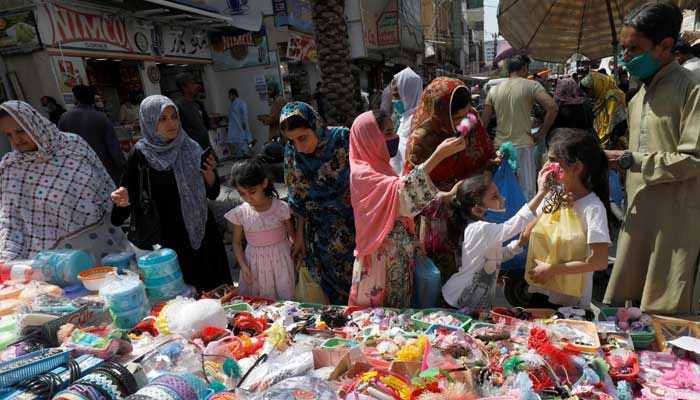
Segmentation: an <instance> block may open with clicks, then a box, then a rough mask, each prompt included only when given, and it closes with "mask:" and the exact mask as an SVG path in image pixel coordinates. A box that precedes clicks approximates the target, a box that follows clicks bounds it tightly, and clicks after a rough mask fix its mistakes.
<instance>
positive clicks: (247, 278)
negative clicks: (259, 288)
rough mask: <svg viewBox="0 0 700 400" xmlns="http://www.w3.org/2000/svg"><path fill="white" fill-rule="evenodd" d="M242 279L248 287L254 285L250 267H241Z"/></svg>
mask: <svg viewBox="0 0 700 400" xmlns="http://www.w3.org/2000/svg"><path fill="white" fill-rule="evenodd" d="M241 278H242V279H243V282H245V284H246V286H247V287H251V286H252V285H253V272H251V270H250V267H249V266H247V265H246V266H241Z"/></svg>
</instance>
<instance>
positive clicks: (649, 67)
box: [618, 51, 661, 79]
mask: <svg viewBox="0 0 700 400" xmlns="http://www.w3.org/2000/svg"><path fill="white" fill-rule="evenodd" d="M622 54H623V53H622V52H620V55H619V56H618V60H619V62H620V65H622V66H623V67H625V68H627V71H629V73H630V75H633V76H636V77H638V78H640V79H646V78H648V77H650V76H652V75H654V73H656V71H658V70H659V67H660V65H661V62H660V61H659V60H656V59H654V58H653V57H652V56H651V54H650V53H649V52H648V51H647V52H645V53H642V54H640V55H638V56H636V57H634V58H633V59H631V60H629V61H627V62H625V61H622Z"/></svg>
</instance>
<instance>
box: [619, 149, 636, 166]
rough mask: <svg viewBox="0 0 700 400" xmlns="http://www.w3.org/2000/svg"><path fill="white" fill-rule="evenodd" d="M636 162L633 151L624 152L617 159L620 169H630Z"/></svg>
mask: <svg viewBox="0 0 700 400" xmlns="http://www.w3.org/2000/svg"><path fill="white" fill-rule="evenodd" d="M633 164H634V156H633V155H632V152H631V151H626V152H624V153H623V154H622V155H621V156H620V158H618V159H617V166H618V167H620V169H630V168H632V165H633Z"/></svg>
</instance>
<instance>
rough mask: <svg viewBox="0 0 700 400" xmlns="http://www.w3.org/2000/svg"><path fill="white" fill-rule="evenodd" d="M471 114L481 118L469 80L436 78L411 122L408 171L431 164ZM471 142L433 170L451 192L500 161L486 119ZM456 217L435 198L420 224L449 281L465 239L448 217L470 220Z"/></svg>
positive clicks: (424, 240)
mask: <svg viewBox="0 0 700 400" xmlns="http://www.w3.org/2000/svg"><path fill="white" fill-rule="evenodd" d="M470 113H471V114H474V115H476V116H477V117H478V113H477V112H476V111H475V110H474V109H473V108H472V106H471V93H470V92H469V89H467V87H466V86H465V85H464V82H462V81H461V80H459V79H455V78H447V77H440V78H435V79H434V80H433V81H432V82H430V84H429V85H428V87H426V88H425V90H424V91H423V97H422V98H421V101H420V104H419V105H418V109H416V111H415V113H414V114H413V119H412V120H411V135H410V136H409V137H408V144H407V146H406V164H405V166H404V174H408V173H410V172H411V171H412V170H413V169H414V168H415V167H417V166H418V165H421V164H422V163H423V162H425V160H427V159H428V158H429V157H430V155H431V154H433V151H435V149H436V148H437V147H438V145H439V144H440V143H442V142H443V141H444V140H445V139H447V138H450V137H453V136H454V135H455V132H456V131H457V126H459V123H460V121H461V120H462V119H463V118H465V117H466V116H467V114H470ZM477 119H478V118H477ZM465 141H466V147H465V148H464V150H463V151H461V152H459V153H457V154H454V155H452V156H451V157H448V158H446V159H444V160H443V161H442V162H441V163H440V164H439V165H438V166H437V167H435V169H433V170H432V172H430V179H432V181H433V182H434V183H435V186H437V187H438V189H440V190H450V188H452V187H453V186H454V185H455V183H457V182H459V181H461V180H462V179H466V178H468V177H470V176H472V175H473V174H475V173H477V172H480V171H482V170H483V169H485V168H487V167H490V166H492V165H494V162H496V163H500V160H499V159H498V158H500V157H499V156H498V155H497V153H496V151H495V150H494V148H493V145H492V144H491V141H490V140H489V137H488V135H487V133H486V129H484V127H483V126H482V125H481V124H480V123H479V124H478V126H477V127H476V128H475V129H473V130H472V131H471V132H469V134H468V135H467V136H466V138H465ZM453 219H454V217H453V216H452V213H451V211H450V210H449V209H447V207H444V206H443V202H435V203H434V204H432V205H431V206H430V207H428V208H427V209H425V210H424V211H423V212H422V217H421V218H420V226H419V228H418V229H419V232H420V239H421V242H422V244H423V247H424V250H425V252H426V255H427V256H428V257H430V258H431V259H432V260H433V261H434V262H435V264H436V265H437V267H438V268H439V269H440V272H441V274H442V279H443V283H444V282H445V281H446V280H447V278H449V277H450V276H452V274H454V273H455V272H457V269H458V268H457V257H458V256H459V255H458V254H459V243H456V240H455V239H456V238H451V237H450V235H449V234H448V229H447V226H448V221H449V222H450V223H453V224H457V225H461V224H462V223H466V221H456V220H455V221H453ZM462 229H464V227H463V226H462ZM457 240H458V239H457Z"/></svg>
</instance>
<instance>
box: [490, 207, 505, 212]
mask: <svg viewBox="0 0 700 400" xmlns="http://www.w3.org/2000/svg"><path fill="white" fill-rule="evenodd" d="M486 211H491V212H495V213H504V212H506V209H505V208H500V209H495V208H487V209H486Z"/></svg>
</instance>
